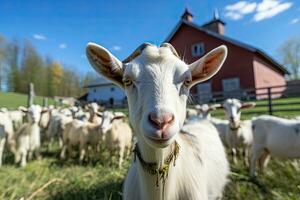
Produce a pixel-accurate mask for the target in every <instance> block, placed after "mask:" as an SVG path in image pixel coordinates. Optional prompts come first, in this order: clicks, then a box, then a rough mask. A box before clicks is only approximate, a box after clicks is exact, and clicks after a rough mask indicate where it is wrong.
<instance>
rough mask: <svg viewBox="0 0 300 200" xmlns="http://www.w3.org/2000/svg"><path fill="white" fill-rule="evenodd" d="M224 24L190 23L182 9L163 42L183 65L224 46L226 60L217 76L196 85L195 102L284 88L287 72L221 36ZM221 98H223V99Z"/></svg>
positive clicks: (253, 50)
mask: <svg viewBox="0 0 300 200" xmlns="http://www.w3.org/2000/svg"><path fill="white" fill-rule="evenodd" d="M224 32H225V22H223V21H222V20H220V19H219V16H218V13H217V12H216V13H215V15H214V18H213V19H212V20H211V21H210V22H208V23H206V24H203V25H202V26H199V25H197V24H195V23H193V15H192V14H191V13H190V12H189V11H188V10H187V9H186V10H185V12H184V14H183V15H182V17H181V20H180V21H179V23H178V24H177V25H176V26H175V28H174V29H173V31H172V32H171V33H170V35H169V36H168V37H167V39H166V40H165V42H169V43H171V44H172V45H173V46H174V47H175V48H176V50H177V51H178V53H179V55H181V56H182V57H183V58H184V60H185V61H186V62H187V63H192V62H194V61H195V60H197V59H199V58H200V57H201V56H203V55H204V54H205V53H207V52H209V51H210V50H212V49H214V48H215V47H217V46H219V45H222V44H224V45H226V46H227V48H228V57H227V60H226V62H225V63H224V65H223V67H222V69H221V70H220V72H218V73H217V75H216V76H214V77H213V78H212V79H211V80H210V81H207V82H205V83H202V84H198V85H197V87H194V89H193V91H192V94H193V95H194V96H195V97H196V98H197V99H198V101H207V100H211V98H212V94H213V93H216V92H223V93H225V94H230V93H231V94H233V93H235V94H239V95H240V96H239V97H241V95H244V94H245V91H247V90H248V89H255V88H262V87H272V86H281V85H285V84H286V81H285V77H284V76H285V74H288V71H287V70H286V69H285V68H284V67H283V66H281V65H280V64H279V63H278V62H276V61H275V60H274V59H273V58H271V57H270V56H269V55H267V54H266V53H265V52H263V51H262V50H260V49H258V48H255V47H253V46H250V45H248V44H245V43H242V42H240V41H237V40H234V39H232V38H229V37H227V36H225V35H224ZM224 97H225V96H224Z"/></svg>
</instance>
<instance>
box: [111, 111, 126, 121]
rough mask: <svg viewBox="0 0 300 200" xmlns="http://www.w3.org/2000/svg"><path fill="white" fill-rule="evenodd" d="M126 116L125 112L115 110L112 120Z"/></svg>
mask: <svg viewBox="0 0 300 200" xmlns="http://www.w3.org/2000/svg"><path fill="white" fill-rule="evenodd" d="M125 117H126V116H125V114H124V113H121V112H115V113H114V118H113V120H115V119H123V118H125Z"/></svg>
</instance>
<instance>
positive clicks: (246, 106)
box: [241, 102, 256, 109]
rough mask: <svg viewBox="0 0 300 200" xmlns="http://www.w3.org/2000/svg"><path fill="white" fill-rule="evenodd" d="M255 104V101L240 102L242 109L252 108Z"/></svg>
mask: <svg viewBox="0 0 300 200" xmlns="http://www.w3.org/2000/svg"><path fill="white" fill-rule="evenodd" d="M255 105H256V103H254V102H248V103H242V107H241V108H243V109H247V108H253V107H254V106H255Z"/></svg>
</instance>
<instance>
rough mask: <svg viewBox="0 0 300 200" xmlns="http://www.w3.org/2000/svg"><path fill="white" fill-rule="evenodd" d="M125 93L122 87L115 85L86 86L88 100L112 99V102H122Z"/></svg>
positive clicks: (102, 100) (104, 100)
mask: <svg viewBox="0 0 300 200" xmlns="http://www.w3.org/2000/svg"><path fill="white" fill-rule="evenodd" d="M125 97H126V96H125V93H124V92H123V90H122V89H120V88H119V87H117V86H115V85H104V86H97V87H90V88H88V96H87V100H88V101H90V102H91V101H97V102H109V101H110V99H113V100H114V104H115V105H117V104H122V102H123V101H124V98H125Z"/></svg>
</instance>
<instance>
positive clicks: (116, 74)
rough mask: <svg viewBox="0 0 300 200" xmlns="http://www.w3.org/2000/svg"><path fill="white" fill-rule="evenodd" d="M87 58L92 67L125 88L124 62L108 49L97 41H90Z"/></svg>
mask: <svg viewBox="0 0 300 200" xmlns="http://www.w3.org/2000/svg"><path fill="white" fill-rule="evenodd" d="M86 55H87V58H88V60H89V62H90V64H91V65H92V67H93V68H94V69H95V70H96V71H97V72H98V73H99V74H101V75H103V76H105V77H106V78H108V79H109V80H111V81H112V82H113V83H115V84H117V85H118V86H120V87H121V88H123V87H124V86H123V81H122V79H123V69H122V62H121V61H120V60H118V59H117V58H116V57H115V56H113V55H112V54H111V53H110V52H109V51H108V50H107V49H105V48H104V47H102V46H99V45H97V44H95V43H88V45H87V47H86Z"/></svg>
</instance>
